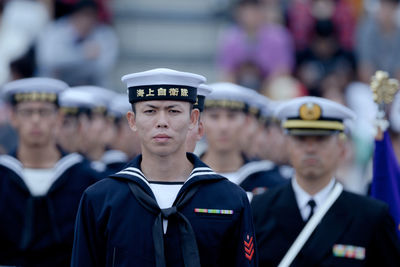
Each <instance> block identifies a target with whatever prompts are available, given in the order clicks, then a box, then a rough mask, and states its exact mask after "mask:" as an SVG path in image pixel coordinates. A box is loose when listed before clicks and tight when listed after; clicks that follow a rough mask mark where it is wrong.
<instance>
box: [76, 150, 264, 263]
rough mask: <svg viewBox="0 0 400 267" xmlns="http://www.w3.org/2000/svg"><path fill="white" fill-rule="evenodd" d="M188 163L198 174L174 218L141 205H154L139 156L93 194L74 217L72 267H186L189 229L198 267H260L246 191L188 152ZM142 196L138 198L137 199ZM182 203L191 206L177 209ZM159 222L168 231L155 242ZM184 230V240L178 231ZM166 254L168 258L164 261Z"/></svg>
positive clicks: (182, 194)
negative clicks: (162, 220)
mask: <svg viewBox="0 0 400 267" xmlns="http://www.w3.org/2000/svg"><path fill="white" fill-rule="evenodd" d="M187 157H188V159H189V160H190V161H191V162H192V163H193V165H194V169H193V171H192V173H191V175H190V177H189V178H188V179H187V181H186V182H185V183H184V184H183V186H182V188H181V189H180V191H179V192H178V195H177V198H176V200H175V202H174V204H173V207H172V208H170V209H168V210H173V212H172V213H174V214H173V215H172V216H169V215H168V214H166V213H164V211H165V210H163V212H155V213H154V212H150V211H149V209H148V207H147V208H146V205H145V204H143V202H142V201H141V200H140V199H147V200H146V201H148V202H155V197H154V194H153V192H152V190H151V188H150V187H149V183H148V181H147V180H146V177H145V176H144V174H143V173H142V172H141V170H140V163H141V160H142V157H141V155H139V156H138V157H136V158H135V159H134V160H133V161H132V162H131V163H130V164H129V167H126V168H125V169H123V170H122V171H120V172H119V173H117V174H115V175H112V176H110V177H109V178H106V179H103V180H101V181H100V182H98V183H96V184H95V185H93V186H91V187H89V188H88V189H87V190H86V191H85V193H84V195H83V197H82V200H81V203H80V207H79V212H78V216H77V221H76V230H75V241H74V248H73V256H72V266H85V267H90V266H120V267H123V266H141V267H147V266H151V267H153V266H156V264H157V266H162V265H159V263H160V261H164V260H165V262H164V265H165V266H174V267H179V266H184V261H185V260H188V258H185V257H184V255H183V254H184V253H183V251H184V249H183V248H184V247H186V246H187V240H188V238H189V239H190V238H191V237H190V236H188V234H187V233H188V232H189V231H188V229H189V228H190V229H193V232H194V236H193V237H194V240H195V244H197V247H198V251H197V252H196V251H193V250H192V253H193V255H195V254H196V253H198V255H199V258H200V263H201V266H257V251H256V247H255V239H254V229H253V223H252V217H251V211H250V204H249V202H248V200H247V196H246V194H245V192H244V191H243V190H242V189H241V188H240V187H238V186H236V185H235V184H233V183H231V182H229V181H228V180H227V179H226V178H224V177H222V176H220V175H217V174H216V173H214V172H213V171H212V170H211V169H210V168H209V167H208V166H207V165H205V164H204V163H203V162H201V161H200V160H199V159H198V158H197V157H196V156H195V155H193V154H191V153H188V154H187ZM193 188H196V190H195V191H193ZM139 191H140V192H142V193H141V195H140V194H139V195H140V196H138V195H135V194H134V192H139ZM193 192H194V193H193ZM191 193H192V194H191ZM188 195H191V197H187V196H188ZM186 197H187V198H186ZM185 198H186V202H185V200H183V202H182V203H183V204H179V203H180V201H181V200H182V199H185ZM155 203H156V202H155ZM155 210H156V209H155ZM157 213H158V214H157ZM160 214H162V215H160ZM174 215H175V216H174ZM168 216H169V217H168ZM161 217H162V219H166V218H168V227H167V231H166V234H163V233H162V234H161V236H157V234H155V232H156V233H157V231H158V230H159V229H162V228H160V227H161V226H160V225H159V224H157V222H159V221H158V219H159V218H161ZM183 217H184V218H183ZM185 220H187V222H188V223H189V224H185ZM182 223H183V224H185V229H184V231H183V232H186V235H185V236H186V237H185V238H183V236H182V233H183V232H182V231H181V230H182V229H181V228H180V227H181V226H182ZM192 245H193V244H192ZM160 246H161V247H163V249H162V250H163V251H160V249H159V248H160ZM186 248H187V247H186ZM187 249H189V250H191V249H193V247H189V248H187ZM156 254H157V255H156ZM162 254H164V255H165V257H163V259H160V255H162ZM190 260H191V259H190V258H189V261H190ZM189 266H193V265H189ZM195 266H199V265H195Z"/></svg>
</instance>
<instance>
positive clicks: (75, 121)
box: [57, 89, 97, 153]
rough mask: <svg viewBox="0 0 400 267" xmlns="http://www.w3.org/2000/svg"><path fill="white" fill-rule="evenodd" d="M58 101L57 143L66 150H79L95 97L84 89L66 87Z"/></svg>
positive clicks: (87, 126)
mask: <svg viewBox="0 0 400 267" xmlns="http://www.w3.org/2000/svg"><path fill="white" fill-rule="evenodd" d="M59 102H60V111H61V114H62V124H61V127H60V129H59V131H58V133H57V143H58V144H59V145H60V146H61V147H62V148H63V149H64V150H65V151H67V152H70V153H71V152H80V151H81V148H82V145H83V144H84V142H85V140H84V136H85V135H86V134H87V133H86V132H87V131H88V128H89V116H90V112H91V110H92V109H94V108H95V106H96V103H97V101H96V98H95V97H93V95H92V94H90V93H89V92H86V91H82V90H75V89H68V90H65V91H63V92H62V93H61V94H60V100H59Z"/></svg>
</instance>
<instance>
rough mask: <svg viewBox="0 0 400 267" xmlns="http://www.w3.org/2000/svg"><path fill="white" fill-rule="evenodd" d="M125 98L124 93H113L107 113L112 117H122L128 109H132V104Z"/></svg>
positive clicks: (126, 96)
mask: <svg viewBox="0 0 400 267" xmlns="http://www.w3.org/2000/svg"><path fill="white" fill-rule="evenodd" d="M127 100H128V95H126V94H117V95H115V96H114V97H113V99H112V100H111V103H110V105H109V111H108V114H109V115H110V116H112V117H114V118H122V117H124V116H125V114H126V113H127V112H128V111H130V110H132V106H131V104H129V102H128V101H127Z"/></svg>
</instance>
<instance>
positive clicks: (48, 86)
mask: <svg viewBox="0 0 400 267" xmlns="http://www.w3.org/2000/svg"><path fill="white" fill-rule="evenodd" d="M67 88H68V84H66V83H65V82H63V81H60V80H57V79H52V78H39V77H38V78H26V79H20V80H15V81H12V82H9V83H6V84H5V85H4V86H3V89H2V95H3V97H4V99H6V101H8V102H10V103H11V104H13V105H15V104H17V103H20V102H26V101H46V102H51V103H55V104H56V105H58V94H59V93H60V92H62V91H64V90H66V89H67Z"/></svg>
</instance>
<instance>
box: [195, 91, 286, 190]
mask: <svg viewBox="0 0 400 267" xmlns="http://www.w3.org/2000/svg"><path fill="white" fill-rule="evenodd" d="M210 86H211V88H212V89H213V91H212V92H211V93H210V95H209V96H207V99H206V101H205V109H212V108H224V109H231V110H238V111H241V112H243V113H246V114H248V113H253V114H254V115H255V116H259V110H258V109H257V108H256V105H255V104H254V105H253V103H255V101H252V100H251V99H252V98H254V97H255V94H256V93H255V91H254V90H251V89H248V88H245V87H242V86H239V85H236V84H231V83H214V84H210ZM250 103H251V104H250ZM206 134H207V133H206ZM205 153H206V151H205V152H204V153H203V155H204V154H205ZM242 157H243V162H244V164H243V166H241V167H240V169H238V170H237V171H235V172H232V173H221V175H223V176H225V177H227V178H228V179H229V180H230V181H231V182H233V183H235V184H237V185H240V186H241V187H242V188H243V189H245V190H246V191H247V192H252V191H253V190H254V189H255V188H269V187H274V186H276V185H279V184H282V183H285V179H283V178H282V177H281V175H280V174H279V172H278V171H277V170H276V169H275V164H273V163H272V162H270V161H266V160H263V161H258V160H250V159H248V158H247V157H246V156H245V155H244V154H242Z"/></svg>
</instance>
